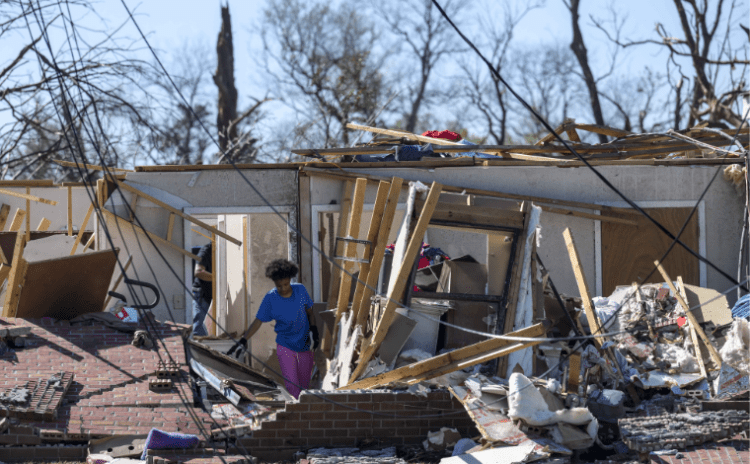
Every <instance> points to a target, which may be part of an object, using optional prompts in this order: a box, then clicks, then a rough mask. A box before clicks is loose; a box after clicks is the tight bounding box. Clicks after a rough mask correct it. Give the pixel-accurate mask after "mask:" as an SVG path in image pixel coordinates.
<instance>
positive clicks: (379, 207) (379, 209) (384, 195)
mask: <svg viewBox="0 0 750 464" xmlns="http://www.w3.org/2000/svg"><path fill="white" fill-rule="evenodd" d="M363 180H364V182H365V185H367V180H366V179H363ZM390 187H391V183H390V182H381V183H380V185H378V191H377V194H376V196H375V205H374V206H373V210H372V218H371V219H370V228H369V229H368V231H367V241H368V242H370V247H369V252H370V255H369V256H366V257H365V258H366V259H367V262H366V263H360V265H359V277H358V279H357V286H356V287H355V289H354V296H353V297H352V318H353V319H352V321H356V320H357V317H358V316H359V312H360V310H361V307H362V295H363V294H364V290H365V283H366V282H367V279H368V278H369V277H370V267H371V266H370V265H371V260H372V259H373V258H374V255H373V248H374V246H375V244H376V242H377V240H378V231H379V230H380V226H381V223H382V221H383V214H384V213H385V207H386V204H387V202H388V191H389V189H390ZM378 271H379V269H378ZM334 327H335V326H334ZM354 327H356V325H352V329H353V328H354Z"/></svg>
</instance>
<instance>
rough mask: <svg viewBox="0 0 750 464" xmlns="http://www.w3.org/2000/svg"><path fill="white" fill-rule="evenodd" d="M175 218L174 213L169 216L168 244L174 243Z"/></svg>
mask: <svg viewBox="0 0 750 464" xmlns="http://www.w3.org/2000/svg"><path fill="white" fill-rule="evenodd" d="M175 217H176V216H175V214H174V213H170V214H169V224H168V225H167V241H168V242H171V241H172V232H173V230H174V218H175ZM240 246H241V245H240Z"/></svg>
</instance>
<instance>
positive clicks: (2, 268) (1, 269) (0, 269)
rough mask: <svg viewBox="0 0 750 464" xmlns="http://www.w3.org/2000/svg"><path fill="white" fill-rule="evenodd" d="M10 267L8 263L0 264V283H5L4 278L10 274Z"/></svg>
mask: <svg viewBox="0 0 750 464" xmlns="http://www.w3.org/2000/svg"><path fill="white" fill-rule="evenodd" d="M10 269H11V268H10V264H5V263H3V264H0V285H2V284H4V283H5V279H7V278H8V275H9V274H10Z"/></svg>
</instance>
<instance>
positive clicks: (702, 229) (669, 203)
mask: <svg viewBox="0 0 750 464" xmlns="http://www.w3.org/2000/svg"><path fill="white" fill-rule="evenodd" d="M635 203H636V204H637V205H638V206H640V207H641V208H643V209H649V208H693V207H694V206H695V200H664V201H636V202H635ZM600 204H601V205H603V206H614V207H617V208H628V209H632V208H631V207H630V205H628V204H627V203H625V202H624V201H610V202H600ZM696 212H697V213H698V253H700V255H701V256H706V201H705V200H701V202H700V203H698V210H697V211H696ZM594 213H595V214H599V212H598V211H594ZM594 250H595V252H596V263H595V266H596V294H597V295H601V296H607V295H602V291H603V287H604V283H603V278H602V272H603V268H602V223H601V221H594ZM707 270H708V266H707V265H706V263H704V262H703V261H699V262H698V272H699V275H700V286H701V287H707V286H708V275H707ZM623 285H624V283H623Z"/></svg>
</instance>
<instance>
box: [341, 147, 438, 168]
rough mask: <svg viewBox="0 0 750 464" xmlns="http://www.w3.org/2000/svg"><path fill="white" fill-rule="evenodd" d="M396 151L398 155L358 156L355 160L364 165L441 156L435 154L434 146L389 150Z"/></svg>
mask: <svg viewBox="0 0 750 464" xmlns="http://www.w3.org/2000/svg"><path fill="white" fill-rule="evenodd" d="M394 148H395V149H396V153H395V154H394V153H383V154H380V155H356V156H355V157H354V158H355V159H356V160H357V161H360V162H363V163H372V162H382V161H419V160H421V159H422V158H439V157H440V154H439V153H435V151H434V150H433V148H432V144H429V143H428V144H427V145H395V146H393V147H389V148H387V149H388V150H390V149H394Z"/></svg>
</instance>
